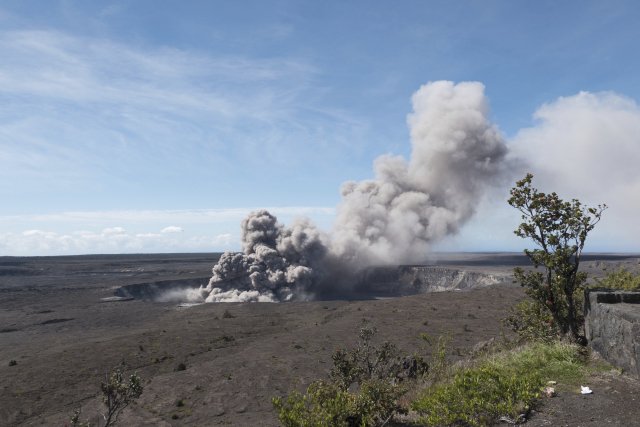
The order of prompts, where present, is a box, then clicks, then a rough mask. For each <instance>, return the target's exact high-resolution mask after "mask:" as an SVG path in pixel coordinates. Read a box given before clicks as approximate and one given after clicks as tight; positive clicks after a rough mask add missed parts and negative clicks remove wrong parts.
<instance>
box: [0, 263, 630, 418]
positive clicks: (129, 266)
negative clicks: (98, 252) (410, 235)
mask: <svg viewBox="0 0 640 427" xmlns="http://www.w3.org/2000/svg"><path fill="white" fill-rule="evenodd" d="M216 258H217V255H214V254H191V255H123V256H86V257H40V258H12V257H0V425H2V426H15V425H58V426H60V425H65V423H67V422H68V420H69V417H70V415H71V414H72V412H73V410H74V409H75V408H77V407H79V406H81V407H82V411H83V418H86V417H89V416H94V418H93V419H92V420H93V421H94V422H97V419H96V418H95V414H98V412H99V410H100V401H99V397H98V391H99V387H100V382H101V380H102V379H103V378H104V374H105V372H107V371H108V370H109V369H110V368H112V367H114V366H116V365H118V364H119V363H120V362H121V361H123V360H124V361H126V363H127V364H128V366H129V367H130V368H131V370H132V371H133V370H135V371H136V372H137V373H138V374H139V375H140V376H141V377H142V378H143V379H144V387H145V389H144V393H143V394H142V396H141V398H140V399H139V400H138V401H137V402H136V403H135V404H133V405H132V406H130V407H129V408H128V409H127V410H126V411H125V412H124V413H123V415H122V417H121V419H120V421H121V423H120V424H121V425H132V426H133V425H141V426H144V425H148V426H162V425H165V426H169V425H197V426H208V425H237V426H254V425H255V426H272V425H277V424H278V422H277V419H276V416H275V413H274V411H273V409H272V406H271V398H272V397H273V396H279V395H284V394H286V393H287V392H288V391H289V390H292V389H293V388H298V389H300V390H302V389H303V388H304V386H305V385H306V384H308V383H309V382H310V381H311V380H313V379H316V378H322V377H324V376H325V375H326V374H327V372H328V370H329V368H330V364H331V354H332V353H333V351H334V350H335V349H337V348H339V347H349V346H351V345H352V344H353V341H354V338H355V337H356V335H357V331H358V329H359V328H360V326H361V324H362V322H363V321H367V322H368V323H369V324H371V325H373V326H375V327H377V328H378V331H379V332H378V334H377V336H376V338H377V339H378V340H389V341H392V342H394V343H395V344H396V345H397V346H398V347H399V348H401V349H403V350H405V351H406V352H408V353H411V352H414V351H417V352H420V353H422V354H424V355H425V356H427V357H428V355H429V352H430V350H431V349H430V348H428V347H425V343H424V341H423V340H421V339H420V338H419V336H420V334H421V333H428V334H429V335H431V336H434V337H437V336H438V335H445V334H446V335H449V336H450V337H451V339H452V341H451V344H450V355H449V356H450V358H451V359H452V360H456V359H459V358H462V357H464V355H465V354H467V353H468V352H469V351H470V350H471V349H472V348H473V346H474V345H475V344H477V343H478V342H481V341H485V340H488V339H491V338H494V337H499V336H500V334H501V333H502V332H503V330H502V327H501V323H500V319H501V318H502V317H504V315H505V313H506V311H507V309H508V308H509V307H510V306H512V305H513V304H514V303H515V302H516V301H518V300H519V299H521V298H523V295H524V294H523V292H522V290H521V289H520V288H519V287H518V286H516V285H510V284H507V285H496V286H492V287H484V288H477V289H472V290H466V291H451V292H440V293H430V294H422V295H414V296H408V297H402V298H388V299H379V300H359V301H340V300H336V301H315V302H294V303H283V304H271V303H252V304H205V305H199V306H194V307H188V308H185V307H179V306H178V305H176V304H175V303H174V304H169V303H152V302H147V301H141V300H135V299H132V300H126V301H104V300H103V298H107V297H111V296H113V295H114V291H115V289H116V288H117V287H119V286H122V285H128V284H136V283H146V282H149V283H150V282H156V281H159V280H173V279H176V280H178V279H180V280H182V279H189V280H191V279H193V280H195V281H199V280H202V282H203V283H206V280H207V278H208V276H209V273H210V269H211V267H212V265H213V263H214V262H215V260H216ZM440 261H441V262H442V263H443V264H444V265H457V266H461V267H464V266H467V267H468V268H474V269H483V270H486V271H494V270H501V269H502V270H504V269H510V268H512V267H513V265H517V264H521V263H523V262H524V260H523V259H522V257H519V256H516V255H513V254H511V255H509V254H506V255H504V254H488V255H487V254H484V255H478V254H475V255H474V254H463V255H455V256H454V255H451V254H450V255H448V257H447V258H446V259H441V260H440ZM617 264H624V265H636V266H637V259H632V258H629V257H624V256H600V257H596V259H592V260H591V261H589V262H588V263H586V264H585V267H586V268H587V269H591V270H594V271H596V270H598V271H599V270H601V269H602V268H603V266H604V267H609V268H611V267H612V266H614V265H617ZM11 360H15V361H16V362H17V363H16V364H15V365H13V366H9V365H10V363H9V362H10V361H11ZM181 364H183V366H181ZM182 367H184V368H185V369H181V368H182ZM590 381H591V383H590V384H589V385H590V386H591V387H592V388H593V389H594V394H593V395H589V396H581V395H579V394H578V393H577V391H575V390H565V391H561V392H560V393H559V395H558V397H555V398H552V399H547V400H545V401H544V402H543V405H542V407H541V408H540V410H539V412H537V413H535V414H534V416H533V417H532V419H531V421H530V422H529V425H533V426H563V425H567V426H602V425H612V426H630V425H640V422H639V421H638V420H640V405H638V401H637V400H636V399H638V396H639V394H638V392H639V391H640V386H639V383H638V381H637V380H634V379H632V378H629V377H626V376H624V375H619V374H613V373H604V374H599V375H598V376H597V377H594V378H591V379H590ZM178 401H182V402H183V403H184V404H183V405H181V406H178V405H177V402H178Z"/></svg>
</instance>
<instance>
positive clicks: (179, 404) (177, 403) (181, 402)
mask: <svg viewBox="0 0 640 427" xmlns="http://www.w3.org/2000/svg"><path fill="white" fill-rule="evenodd" d="M176 406H177V407H178V408H181V407H183V406H184V400H183V399H178V400H176Z"/></svg>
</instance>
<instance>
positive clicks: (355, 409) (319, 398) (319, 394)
mask: <svg viewBox="0 0 640 427" xmlns="http://www.w3.org/2000/svg"><path fill="white" fill-rule="evenodd" d="M375 333H376V330H375V329H374V328H368V327H364V328H362V329H361V330H360V334H359V341H358V344H357V345H356V347H355V348H353V349H351V350H344V349H339V350H337V351H336V352H335V353H334V354H333V367H332V369H331V372H330V375H329V377H330V379H329V381H315V382H313V383H312V384H311V385H310V386H309V387H308V388H307V390H306V393H304V394H302V393H299V392H297V391H294V392H292V393H290V394H289V395H288V396H286V397H284V398H282V397H275V398H273V399H272V403H273V406H274V408H275V409H276V411H277V412H278V418H279V419H280V422H281V423H282V425H284V426H286V427H316V426H318V427H320V426H337V427H340V426H345V427H351V426H381V425H385V424H386V423H387V422H388V421H389V420H391V419H392V418H393V416H394V415H396V414H399V413H404V412H405V409H404V408H403V407H401V405H400V404H399V399H400V398H401V397H402V396H403V395H404V394H405V393H406V391H407V388H406V387H405V386H404V385H403V381H405V380H407V379H415V378H417V377H419V376H421V375H424V373H425V372H426V371H427V364H426V363H425V362H424V361H423V360H422V358H420V357H417V356H409V357H401V356H400V354H399V352H398V351H397V349H396V347H395V346H394V345H393V344H391V343H389V342H384V343H382V344H381V345H379V346H376V345H373V344H372V343H371V339H372V337H373V335H374V334H375Z"/></svg>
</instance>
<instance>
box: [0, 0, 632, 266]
mask: <svg viewBox="0 0 640 427" xmlns="http://www.w3.org/2000/svg"><path fill="white" fill-rule="evenodd" d="M638 22H640V5H639V4H638V3H637V2H635V1H607V2H596V1H563V2H557V1H537V2H524V1H506V0H505V1H457V2H451V1H401V2H365V1H352V2H344V1H323V2H317V1H316V2H314V1H234V2H227V1H190V2H177V1H163V2H157V1H109V2H107V1H101V2H98V1H96V2H82V1H46V2H45V1H25V0H20V1H11V0H8V1H4V2H2V4H1V5H0V58H2V60H1V61H0V197H1V200H2V201H3V202H2V203H1V204H0V255H45V254H64V253H96V252H97V253H102V252H181V251H218V250H224V249H238V248H239V226H238V224H239V221H240V220H241V218H242V217H243V216H244V215H246V213H247V212H249V211H250V210H251V209H255V208H262V207H266V208H270V209H273V210H274V211H275V212H276V214H277V215H278V217H279V218H280V219H281V220H282V221H283V222H287V221H290V220H291V219H292V218H294V217H296V216H299V215H306V216H309V217H311V218H312V219H313V220H314V221H316V222H317V223H318V224H319V225H320V226H321V227H322V228H324V229H327V230H329V229H330V227H331V224H332V221H333V215H334V213H335V207H336V205H337V204H338V203H339V200H340V195H339V188H340V184H341V183H342V182H344V181H347V180H361V179H366V178H370V177H372V172H371V164H372V162H373V160H374V159H375V158H376V157H378V156H379V155H382V154H386V153H393V154H399V155H403V156H408V155H409V151H410V144H409V131H408V128H407V124H406V118H407V115H408V114H409V113H410V112H411V96H412V94H413V93H414V92H415V91H416V90H418V88H420V86H421V85H423V84H425V83H427V82H430V81H436V80H451V81H454V82H460V81H469V80H470V81H480V82H482V83H483V84H484V85H485V87H486V89H485V94H486V96H487V97H488V98H489V101H490V105H491V111H492V112H491V119H492V121H493V122H494V123H495V124H496V125H497V126H498V127H499V128H500V130H501V131H502V132H503V134H504V136H505V138H506V139H507V141H508V143H509V144H510V145H511V146H512V147H513V148H514V151H515V152H517V153H520V154H521V155H525V156H528V157H531V158H532V159H533V160H532V163H531V168H530V169H533V170H534V171H535V172H536V173H539V174H540V175H539V177H540V179H541V181H540V183H541V184H543V185H545V186H548V187H550V189H554V190H555V189H558V190H559V191H561V194H565V195H566V197H574V196H577V197H581V198H584V201H586V202H588V203H591V204H596V203H600V202H607V203H608V204H609V205H610V209H609V211H607V213H606V214H605V219H604V220H603V223H602V225H601V226H599V228H601V229H602V231H599V230H597V231H598V232H596V233H595V234H594V240H593V242H592V244H591V245H590V246H589V249H591V250H604V251H636V252H640V244H638V243H637V242H638V241H640V229H639V228H638V225H637V224H636V222H637V221H635V220H634V218H635V214H634V213H633V212H637V209H636V208H638V207H640V200H639V199H640V178H639V177H638V175H640V172H638V173H636V172H635V170H636V165H637V164H638V161H639V160H640V142H639V141H638V138H640V133H637V131H638V129H640V112H639V110H638V106H637V101H638V100H639V99H640V73H638V70H639V69H640V55H638V53H637V52H638V47H637V41H638V40H639V39H640V38H639V36H640V27H638V25H637V23H638ZM536 141H546V144H547V145H544V144H543V145H536V144H537V142H536ZM566 141H568V142H566ZM612 144H613V145H612ZM576 150H578V151H579V152H580V153H581V154H580V156H579V158H580V161H577V162H576V161H571V159H572V158H573V157H572V153H575V152H576ZM545 153H547V154H548V153H552V154H549V155H551V156H552V157H551V159H550V158H549V157H545ZM603 156H604V157H603ZM574 157H575V156H574ZM537 176H538V175H537ZM590 180H593V182H591V181H590ZM586 183H589V185H588V186H587V185H586ZM586 187H588V188H586ZM507 191H508V188H504V189H497V191H496V193H495V194H492V195H490V196H488V197H487V199H486V201H485V202H483V205H482V206H479V207H478V213H477V214H476V216H475V217H474V219H473V220H472V221H471V222H470V223H469V224H468V225H467V226H466V227H465V228H464V229H463V230H462V232H461V234H460V235H458V236H456V237H453V238H451V239H448V240H447V241H444V242H441V243H440V245H439V246H437V247H436V249H440V250H519V249H520V248H521V247H522V246H523V244H524V242H522V241H519V240H517V239H516V238H515V237H513V236H512V234H511V232H512V230H513V228H514V226H515V225H516V224H517V221H518V217H517V215H516V214H515V212H511V211H510V210H508V209H505V208H504V204H505V202H504V200H505V199H506V197H507V196H506V192H507ZM562 191H565V193H562ZM607 217H609V218H610V219H609V220H607ZM487 236H490V237H487Z"/></svg>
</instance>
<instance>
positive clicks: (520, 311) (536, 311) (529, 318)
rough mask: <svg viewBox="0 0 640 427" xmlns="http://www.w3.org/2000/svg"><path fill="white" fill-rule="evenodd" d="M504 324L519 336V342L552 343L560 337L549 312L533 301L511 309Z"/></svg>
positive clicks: (527, 301) (526, 301) (525, 301)
mask: <svg viewBox="0 0 640 427" xmlns="http://www.w3.org/2000/svg"><path fill="white" fill-rule="evenodd" d="M502 322H503V324H504V325H506V326H507V327H509V328H511V330H513V331H514V332H515V333H516V334H518V338H519V342H524V341H543V342H551V341H552V340H554V339H557V338H558V336H559V331H558V328H557V327H556V325H555V323H554V321H553V316H551V313H549V310H547V309H546V308H545V307H544V306H543V305H542V304H540V303H539V302H537V301H534V300H531V299H529V300H523V301H520V302H519V303H518V304H516V305H515V306H514V307H512V308H511V309H509V314H508V315H507V317H506V318H504V319H503V320H502Z"/></svg>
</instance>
